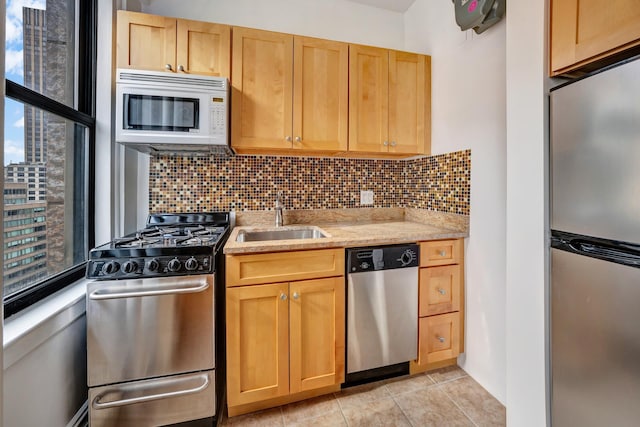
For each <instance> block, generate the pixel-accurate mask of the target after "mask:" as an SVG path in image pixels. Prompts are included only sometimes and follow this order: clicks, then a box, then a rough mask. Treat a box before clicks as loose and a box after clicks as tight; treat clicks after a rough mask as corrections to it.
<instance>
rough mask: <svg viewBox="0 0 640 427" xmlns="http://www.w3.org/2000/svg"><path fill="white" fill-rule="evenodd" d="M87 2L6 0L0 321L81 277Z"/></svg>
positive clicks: (89, 198) (87, 229)
mask: <svg viewBox="0 0 640 427" xmlns="http://www.w3.org/2000/svg"><path fill="white" fill-rule="evenodd" d="M95 3H96V0H89V1H85V0H7V2H6V5H7V7H6V32H7V35H6V44H5V62H6V72H5V85H6V98H5V117H4V119H5V120H4V123H5V127H4V134H5V138H4V156H5V164H4V181H5V182H4V188H3V202H4V203H3V210H4V212H3V216H2V218H3V226H4V230H3V234H4V235H3V237H4V239H3V246H2V251H3V256H2V259H3V283H4V286H3V301H4V313H5V317H7V316H10V315H12V314H14V313H16V312H18V311H20V310H22V309H23V308H25V307H27V306H29V305H30V304H33V303H34V302H37V301H38V300H40V299H42V298H44V297H46V296H48V295H50V294H52V293H53V292H56V291H57V290H59V289H62V288H63V287H65V286H67V285H69V284H70V283H72V282H73V281H75V280H77V279H79V278H81V277H83V276H84V269H85V264H86V259H87V254H88V252H89V249H90V248H91V247H92V246H93V244H94V243H93V235H94V230H93V183H94V177H93V170H94V160H93V145H94V138H95V137H94V134H95V115H94V110H95V108H94V93H95V89H94V87H95V77H94V76H95V69H94V64H95V58H96V56H95V35H96V28H95V22H96V19H95V11H96V5H95Z"/></svg>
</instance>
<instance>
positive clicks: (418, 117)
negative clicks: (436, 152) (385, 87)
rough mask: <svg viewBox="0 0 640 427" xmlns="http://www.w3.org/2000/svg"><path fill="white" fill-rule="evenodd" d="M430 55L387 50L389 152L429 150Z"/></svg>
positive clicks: (418, 152)
mask: <svg viewBox="0 0 640 427" xmlns="http://www.w3.org/2000/svg"><path fill="white" fill-rule="evenodd" d="M430 73H431V58H430V57H428V56H425V55H419V54H416V53H407V52H397V51H393V50H392V51H389V152H390V153H407V154H420V153H427V152H429V151H430V145H431V143H430V135H431V76H430Z"/></svg>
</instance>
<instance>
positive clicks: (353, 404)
mask: <svg viewBox="0 0 640 427" xmlns="http://www.w3.org/2000/svg"><path fill="white" fill-rule="evenodd" d="M505 418H506V411H505V407H504V406H503V405H502V404H500V402H498V401H497V400H496V399H495V398H494V397H493V396H491V395H490V394H489V393H488V392H487V391H486V390H485V389H484V388H482V387H481V386H480V385H479V384H478V383H477V382H475V381H474V380H473V378H471V377H470V376H468V375H467V373H466V372H465V371H463V370H462V369H460V368H458V367H450V368H443V369H439V370H437V371H432V372H429V373H426V374H419V375H415V376H411V377H409V376H406V377H400V378H394V379H391V380H386V381H380V382H376V383H371V384H365V385H362V386H358V387H352V388H348V389H344V390H342V391H340V392H339V393H334V394H330V395H326V396H321V397H317V398H314V399H309V400H305V401H303V402H297V403H291V404H289V405H284V406H280V407H278V408H273V409H267V410H264V411H260V412H256V413H253V414H247V415H241V416H238V417H233V418H229V419H223V420H222V425H224V426H260V427H263V426H264V427H268V426H282V427H285V426H286V427H289V426H305V427H306V426H322V427H330V426H350V427H351V426H366V427H370V426H385V427H386V426H413V427H418V426H420V427H422V426H425V427H426V426H438V427H440V426H476V427H483V426H504V425H506V420H505Z"/></svg>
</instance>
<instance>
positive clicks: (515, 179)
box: [506, 1, 549, 427]
mask: <svg viewBox="0 0 640 427" xmlns="http://www.w3.org/2000/svg"><path fill="white" fill-rule="evenodd" d="M546 3H547V2H546V1H529V2H511V3H509V6H508V11H507V13H508V18H507V82H506V83H507V317H506V325H507V408H508V410H507V423H508V424H510V425H513V426H524V427H526V426H532V427H533V426H536V427H537V426H544V425H546V424H547V423H548V419H547V413H548V408H547V384H546V378H547V370H546V360H547V339H546V336H547V334H546V332H547V331H546V326H545V323H546V314H545V307H546V289H547V288H548V274H547V265H548V263H547V260H548V256H547V250H546V247H545V246H546V244H545V237H544V236H545V231H546V229H547V225H546V224H547V222H546V217H547V207H546V206H547V191H546V188H547V185H546V176H547V167H548V163H547V160H546V146H547V140H548V135H547V128H548V113H547V96H546V87H545V86H546V85H547V84H548V83H549V79H547V78H546V74H547V62H546V57H547V43H546V34H547V31H546V28H545V22H546V19H545V16H546V15H545V7H546Z"/></svg>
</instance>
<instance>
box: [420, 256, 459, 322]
mask: <svg viewBox="0 0 640 427" xmlns="http://www.w3.org/2000/svg"><path fill="white" fill-rule="evenodd" d="M460 270H461V266H460V265H457V264H456V265H446V266H442V267H430V268H421V269H420V282H419V283H420V303H419V312H420V314H419V316H420V317H423V316H432V315H434V314H443V313H450V312H452V311H458V310H460V287H461V279H462V274H461V272H460Z"/></svg>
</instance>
